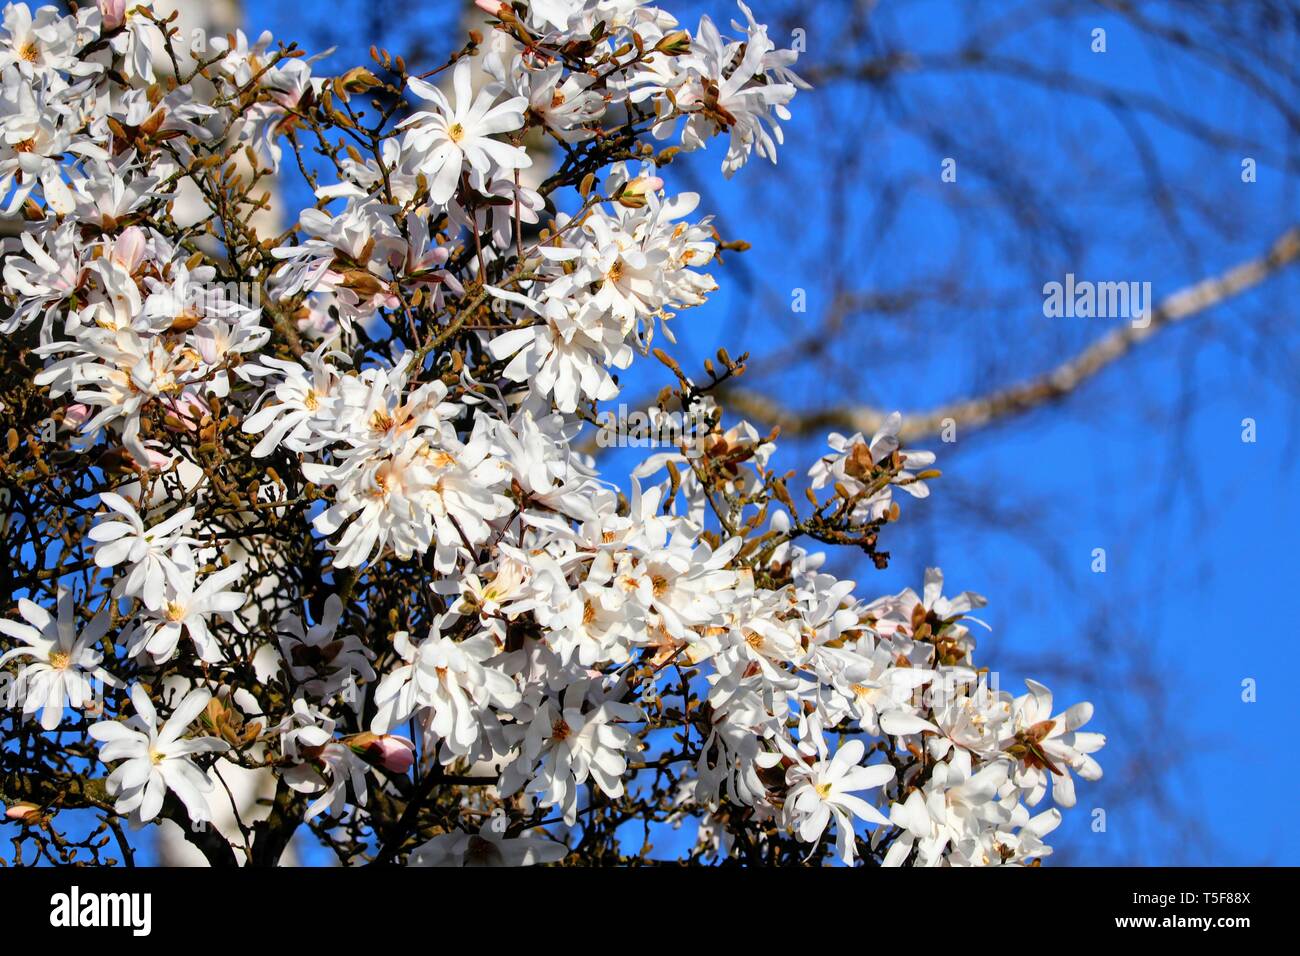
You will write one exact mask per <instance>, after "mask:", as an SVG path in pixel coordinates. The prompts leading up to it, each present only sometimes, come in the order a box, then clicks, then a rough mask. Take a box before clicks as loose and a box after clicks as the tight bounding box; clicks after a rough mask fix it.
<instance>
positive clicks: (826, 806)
mask: <svg viewBox="0 0 1300 956" xmlns="http://www.w3.org/2000/svg"><path fill="white" fill-rule="evenodd" d="M865 750H866V748H865V747H864V746H863V743H862V741H861V740H850V741H848V742H847V743H844V744H842V745H841V746H840V749H839V750H837V751H836V752H835V756H834V757H833V758H831V759H829V760H828V759H825V758H823V759H821V760H818V761H816V762H815V763H813V764H811V765H809V764H807V763H804V762H803V761H796V762H795V763H794V764H792V765H791V767H790V768H789V769H788V770H787V771H786V784H787V785H788V786H789V788H790V791H789V793H788V794H786V798H785V813H786V825H787V826H789V827H791V828H793V829H794V830H795V832H796V833H797V834H798V835H799V839H800V840H803V841H804V842H805V843H816V842H817V841H818V840H820V839H821V836H822V833H823V831H825V829H826V825H827V824H828V823H830V822H831V819H832V818H834V820H835V848H836V851H837V852H838V853H839V857H840V859H841V860H843V861H844V862H845V863H848V864H851V863H852V862H853V860H854V859H855V854H856V851H855V849H854V835H853V817H855V816H856V817H859V818H861V819H863V820H867V821H870V822H872V823H878V824H884V825H888V823H889V820H888V818H887V817H885V815H884V814H883V813H881V812H880V811H879V810H877V809H876V808H875V807H873V806H872V805H871V804H869V803H867V801H865V800H863V799H862V798H861V797H856V796H854V794H855V793H858V792H860V791H863V790H870V789H873V788H875V787H879V786H883V785H884V784H886V783H888V782H889V781H890V780H892V779H893V778H894V768H893V767H891V766H889V765H888V764H873V765H871V766H869V767H864V766H861V761H862V755H863V753H864V752H865Z"/></svg>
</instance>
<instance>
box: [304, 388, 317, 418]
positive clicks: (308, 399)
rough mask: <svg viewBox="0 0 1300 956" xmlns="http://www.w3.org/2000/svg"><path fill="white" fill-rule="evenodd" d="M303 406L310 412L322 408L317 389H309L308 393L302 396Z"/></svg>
mask: <svg viewBox="0 0 1300 956" xmlns="http://www.w3.org/2000/svg"><path fill="white" fill-rule="evenodd" d="M302 407H303V408H305V409H307V411H309V412H314V411H316V409H318V408H320V399H319V398H318V397H317V395H316V389H314V388H309V389H307V394H306V395H304V396H303V398H302Z"/></svg>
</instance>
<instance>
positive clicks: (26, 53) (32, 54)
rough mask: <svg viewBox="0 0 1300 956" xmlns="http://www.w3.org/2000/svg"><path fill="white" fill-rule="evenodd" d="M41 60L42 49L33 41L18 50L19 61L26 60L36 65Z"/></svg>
mask: <svg viewBox="0 0 1300 956" xmlns="http://www.w3.org/2000/svg"><path fill="white" fill-rule="evenodd" d="M40 58H41V48H40V47H38V46H37V45H36V44H35V43H34V42H33V41H31V40H28V41H27V42H26V43H24V44H23V45H22V46H21V47H19V49H18V59H20V60H25V61H27V62H28V63H35V62H36V61H37V60H39V59H40Z"/></svg>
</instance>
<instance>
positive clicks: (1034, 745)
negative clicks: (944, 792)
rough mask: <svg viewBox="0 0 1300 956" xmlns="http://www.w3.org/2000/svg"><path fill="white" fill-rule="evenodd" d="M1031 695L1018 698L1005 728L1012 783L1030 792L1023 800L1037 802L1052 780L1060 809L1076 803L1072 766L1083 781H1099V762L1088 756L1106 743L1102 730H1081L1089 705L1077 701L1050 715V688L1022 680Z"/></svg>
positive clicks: (1089, 714)
mask: <svg viewBox="0 0 1300 956" xmlns="http://www.w3.org/2000/svg"><path fill="white" fill-rule="evenodd" d="M1025 685H1026V686H1027V687H1028V688H1029V693H1028V694H1025V695H1023V696H1021V697H1017V698H1016V700H1015V705H1014V716H1013V719H1012V723H1011V725H1010V726H1009V728H1008V730H1009V732H1010V733H1011V734H1012V735H1013V736H1012V738H1011V739H1010V740H1009V741H1008V742H1007V745H1006V747H1005V749H1006V751H1007V753H1008V754H1010V755H1011V756H1013V757H1015V758H1016V759H1017V760H1018V761H1019V762H1018V764H1017V767H1016V771H1015V774H1014V780H1015V784H1016V786H1018V787H1023V788H1024V789H1025V790H1027V791H1028V793H1027V795H1026V797H1025V802H1026V803H1027V804H1028V805H1029V806H1031V807H1032V806H1036V805H1037V804H1038V802H1039V801H1040V800H1042V799H1043V795H1044V794H1045V793H1046V792H1047V789H1048V780H1049V778H1050V780H1051V791H1052V799H1053V800H1054V801H1055V802H1056V805H1057V806H1060V807H1072V806H1074V802H1075V796H1074V778H1073V777H1071V776H1070V771H1071V770H1073V771H1074V772H1075V773H1077V774H1078V775H1079V776H1080V777H1082V778H1083V779H1084V780H1100V779H1101V765H1100V764H1099V763H1097V761H1096V760H1094V759H1093V758H1092V757H1091V756H1090V754H1092V753H1094V752H1096V751H1098V750H1100V749H1101V748H1102V747H1103V746H1105V744H1106V737H1105V736H1104V735H1103V734H1096V733H1090V732H1080V731H1079V730H1078V728H1080V727H1082V726H1083V725H1084V724H1086V723H1087V722H1088V721H1089V720H1091V719H1092V704H1090V703H1088V702H1087V701H1084V702H1083V703H1080V704H1075V705H1074V706H1073V707H1071V708H1070V709H1069V710H1067V711H1066V712H1065V713H1063V714H1057V715H1056V716H1055V717H1053V716H1052V692H1051V691H1050V690H1048V689H1047V688H1046V687H1044V686H1043V685H1042V684H1040V683H1038V682H1037V681H1032V680H1026V681H1025Z"/></svg>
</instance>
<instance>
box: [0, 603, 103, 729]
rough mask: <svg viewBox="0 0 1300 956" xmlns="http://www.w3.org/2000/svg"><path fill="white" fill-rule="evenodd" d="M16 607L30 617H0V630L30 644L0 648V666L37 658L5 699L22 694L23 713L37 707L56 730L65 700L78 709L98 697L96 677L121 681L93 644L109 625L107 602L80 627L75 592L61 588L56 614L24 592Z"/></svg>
mask: <svg viewBox="0 0 1300 956" xmlns="http://www.w3.org/2000/svg"><path fill="white" fill-rule="evenodd" d="M18 613H20V614H21V615H22V616H23V619H24V620H25V621H27V623H26V624H19V623H17V622H16V621H10V620H6V619H5V618H0V634H6V635H8V636H9V637H12V638H15V639H17V640H19V641H22V642H23V643H24V644H26V645H27V646H26V647H16V648H14V649H13V650H10V651H6V652H5V653H4V654H0V667H3V666H4V665H5V664H7V663H8V662H9V661H12V660H22V659H23V658H30V659H31V660H32V661H33V663H30V664H27V665H26V666H25V667H23V669H22V670H21V671H19V674H18V679H17V680H16V681H15V683H14V685H13V686H12V687H11V688H10V694H11V695H14V696H12V697H11V698H10V699H9V700H7V701H5V704H6V706H11V707H12V706H14V705H15V703H16V699H17V697H21V698H22V702H23V715H24V716H30V715H31V714H34V713H36V711H37V710H39V711H40V712H41V726H42V727H43V728H44V729H46V730H53V729H54V728H56V727H58V726H59V724H60V723H61V722H62V721H63V708H64V707H65V706H66V707H72V708H74V709H78V710H79V709H81V708H82V707H85V706H86V705H87V704H89V703H91V702H92V701H93V700H94V699H95V693H94V685H93V684H92V683H91V681H92V679H93V680H98V681H100V682H101V683H104V684H108V685H109V686H113V687H116V686H117V683H118V682H117V680H116V679H115V678H113V677H112V676H110V675H109V674H108V673H107V672H106V671H105V670H104V669H103V668H102V667H100V666H99V665H100V661H102V660H103V654H102V653H101V652H100V651H99V650H97V649H96V647H95V645H96V644H98V643H99V640H100V638H102V637H103V636H104V634H105V632H106V631H107V630H108V624H109V608H108V607H107V606H105V607H104V608H103V609H102V610H101V611H100V612H99V613H98V614H96V615H95V616H94V617H93V618H92V619H91V621H90V623H89V624H87V625H86V626H85V627H84V628H82V629H81V631H80V633H78V631H77V621H76V608H75V607H74V606H73V597H72V592H71V591H68V590H65V589H62V588H60V590H59V603H58V617H57V618H56V617H52V616H51V615H50V613H49V612H48V611H46V610H45V608H43V607H41V606H40V605H39V604H35V603H33V602H31V601H29V600H27V599H26V598H22V599H20V600H19V601H18Z"/></svg>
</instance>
